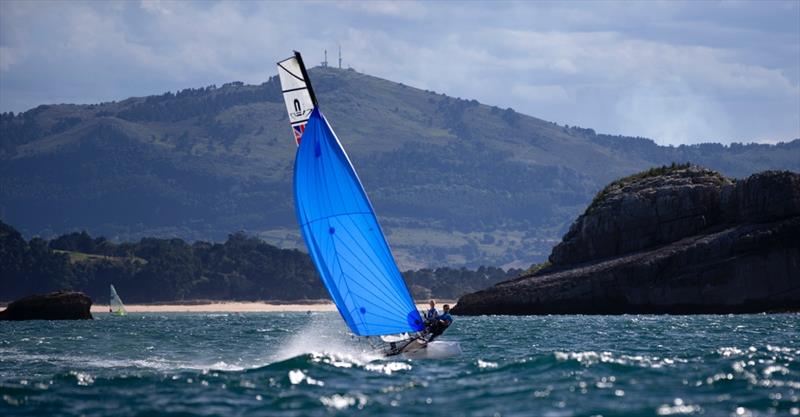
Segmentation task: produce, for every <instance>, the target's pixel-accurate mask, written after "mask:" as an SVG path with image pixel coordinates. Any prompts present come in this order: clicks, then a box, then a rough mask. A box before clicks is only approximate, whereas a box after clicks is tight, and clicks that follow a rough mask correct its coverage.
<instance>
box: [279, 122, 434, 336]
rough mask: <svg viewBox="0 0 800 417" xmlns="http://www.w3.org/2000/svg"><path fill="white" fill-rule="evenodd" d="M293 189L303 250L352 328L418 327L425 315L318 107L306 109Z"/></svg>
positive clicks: (366, 331)
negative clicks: (307, 112) (422, 314)
mask: <svg viewBox="0 0 800 417" xmlns="http://www.w3.org/2000/svg"><path fill="white" fill-rule="evenodd" d="M294 192H295V208H296V210H297V220H298V222H299V223H300V229H301V231H302V233H303V238H304V239H305V241H306V246H307V247H308V251H309V253H310V254H311V258H312V259H313V260H314V264H315V265H316V267H317V270H318V271H319V273H320V276H321V277H322V281H323V283H324V284H325V287H327V289H328V292H329V293H330V295H331V298H333V301H334V303H335V304H336V307H337V308H338V309H339V313H340V314H341V315H342V318H344V321H345V322H346V323H347V325H348V326H349V327H350V329H351V330H352V331H353V333H355V334H357V335H359V336H374V335H386V334H397V333H404V332H414V331H420V330H422V329H423V324H422V318H421V317H420V315H419V312H418V311H417V308H416V306H415V305H414V302H413V301H412V299H411V295H410V294H409V292H408V288H407V287H406V284H405V282H404V281H403V277H402V276H401V275H400V271H399V270H398V268H397V264H396V263H395V261H394V257H393V256H392V253H391V251H390V250H389V245H388V244H387V243H386V239H385V237H384V236H383V232H382V231H381V228H380V226H379V225H378V221H377V219H376V218H375V212H374V211H373V209H372V205H371V204H370V202H369V200H368V199H367V195H366V193H365V192H364V188H363V187H362V186H361V182H360V181H359V179H358V176H357V175H356V172H355V170H354V169H353V166H352V165H351V164H350V160H349V159H348V157H347V154H345V152H344V149H342V146H341V144H340V143H339V140H338V139H337V138H336V134H334V133H333V130H332V129H331V127H330V126H329V125H328V122H327V120H325V118H324V116H322V114H321V113H320V111H319V108H316V109H314V111H313V113H312V114H311V117H310V119H309V120H308V124H306V127H305V132H304V133H303V140H302V141H301V142H300V146H299V147H298V148H297V156H296V158H295V166H294Z"/></svg>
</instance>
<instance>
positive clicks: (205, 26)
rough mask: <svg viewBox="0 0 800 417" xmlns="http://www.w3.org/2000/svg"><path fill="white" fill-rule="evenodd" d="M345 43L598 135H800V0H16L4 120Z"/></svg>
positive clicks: (377, 64)
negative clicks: (12, 115) (49, 106)
mask: <svg viewBox="0 0 800 417" xmlns="http://www.w3.org/2000/svg"><path fill="white" fill-rule="evenodd" d="M339 45H341V48H342V54H343V62H344V66H345V67H352V68H354V69H356V70H357V71H359V72H363V73H366V74H370V75H374V76H377V77H381V78H386V79H389V80H392V81H397V82H402V83H404V84H407V85H410V86H413V87H418V88H422V89H427V90H433V91H436V92H439V93H445V94H447V95H450V96H455V97H461V98H465V99H477V100H478V101H480V102H482V103H485V104H489V105H496V106H499V107H502V108H506V107H511V108H513V109H514V110H517V111H519V112H521V113H525V114H528V115H531V116H535V117H539V118H541V119H545V120H548V121H553V122H556V123H559V124H568V125H571V126H581V127H587V128H593V129H595V130H596V131H597V132H602V133H609V134H621V135H628V136H643V137H648V138H651V139H653V140H655V141H656V142H657V143H659V144H662V145H679V144H691V143H700V142H721V143H730V142H760V143H776V142H779V141H789V140H792V139H795V138H800V0H789V1H773V0H766V1H757V2H746V1H702V0H701V1H692V2H677V1H665V2H660V1H641V2H635V1H622V2H604V1H589V2H581V1H567V2H545V1H540V2H496V1H495V2H480V1H469V2H456V1H448V2H414V1H405V2H380V1H370V2H359V1H339V2H337V1H318V2H314V1H297V0H295V1H291V2H278V1H270V2H258V1H247V2H214V1H203V2H188V1H185V2H184V1H181V2H168V1H125V2H115V1H106V2H101V1H90V2H78V1H75V2H70V1H55V2H48V1H25V2H17V1H9V0H0V111H14V112H20V111H25V110H27V109H30V108H33V107H36V106H37V105H39V104H53V103H97V102H103V101H112V100H121V99H125V98H127V97H131V96H146V95H151V94H161V93H164V92H166V91H176V90H181V89H184V88H190V87H191V88H194V87H201V86H207V85H211V84H216V85H221V84H223V83H226V82H230V81H243V82H245V83H250V84H260V83H262V82H264V81H266V80H267V79H268V78H269V77H270V76H273V75H275V74H276V70H275V65H274V64H275V62H276V61H278V60H280V59H283V58H285V57H288V56H289V55H291V51H292V50H293V49H296V50H299V51H301V52H302V53H303V56H304V58H305V61H306V64H307V65H309V66H311V65H312V63H313V64H316V63H318V62H320V61H322V59H323V51H324V50H325V49H327V50H328V60H329V61H330V62H331V64H335V61H336V51H337V48H338V46H339ZM312 81H313V80H312Z"/></svg>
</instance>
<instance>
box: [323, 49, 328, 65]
mask: <svg viewBox="0 0 800 417" xmlns="http://www.w3.org/2000/svg"><path fill="white" fill-rule="evenodd" d="M322 67H323V68H327V67H328V50H327V49H326V50H325V60H324V61H322Z"/></svg>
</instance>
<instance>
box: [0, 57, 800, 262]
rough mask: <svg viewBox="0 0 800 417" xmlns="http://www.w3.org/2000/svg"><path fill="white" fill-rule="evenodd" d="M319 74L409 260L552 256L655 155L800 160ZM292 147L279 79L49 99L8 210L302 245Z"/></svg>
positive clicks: (733, 169)
mask: <svg viewBox="0 0 800 417" xmlns="http://www.w3.org/2000/svg"><path fill="white" fill-rule="evenodd" d="M310 72H311V78H312V80H313V82H314V86H315V90H316V92H317V95H318V97H319V101H320V103H321V106H322V110H323V111H324V112H325V114H326V116H327V117H328V119H329V120H330V121H331V123H332V125H333V127H334V129H335V130H336V132H337V134H338V135H339V138H340V140H341V141H342V142H343V144H344V146H345V148H346V149H347V150H348V152H349V154H350V157H351V160H352V161H353V163H354V165H355V166H356V169H357V170H358V172H359V175H360V177H361V180H362V182H363V183H364V186H365V187H366V189H367V192H368V194H369V195H370V197H371V199H372V201H373V204H374V206H375V208H376V211H377V213H378V216H379V219H380V221H381V223H382V225H383V227H384V230H385V231H386V233H387V238H388V240H389V243H390V244H391V245H392V248H393V249H394V252H395V254H396V256H397V257H398V260H399V261H400V264H401V267H403V268H404V269H407V268H417V267H423V266H430V265H443V264H447V265H467V266H477V265H479V264H494V265H506V266H510V265H524V266H527V263H529V262H530V261H541V260H544V258H545V257H546V256H547V254H548V253H549V252H550V249H551V247H552V246H553V245H554V244H555V243H556V242H557V241H558V239H559V238H560V237H561V235H562V234H563V233H564V232H566V230H567V227H568V226H569V222H570V220H571V219H572V218H574V217H575V216H576V215H577V214H579V213H580V212H581V211H582V209H583V207H585V206H586V204H587V203H588V202H589V201H591V199H592V197H593V196H594V194H595V193H596V192H597V191H598V190H599V189H600V188H601V187H602V186H603V185H604V184H606V183H607V182H609V181H610V180H612V179H614V178H618V177H621V176H624V175H628V174H631V173H633V172H637V171H640V170H642V169H645V168H648V167H651V166H654V165H662V164H668V163H670V162H672V161H678V162H685V161H689V162H692V163H697V164H701V165H704V166H707V167H709V168H712V169H715V170H718V171H720V172H722V173H724V174H726V175H728V176H732V177H744V176H747V175H749V174H751V173H753V172H757V171H762V170H765V169H790V170H795V171H797V170H800V140H794V141H792V142H789V143H781V144H778V145H756V144H751V145H739V144H734V145H731V146H729V147H726V146H722V145H719V144H703V145H695V146H680V147H663V146H658V145H656V144H655V143H654V142H653V141H651V140H648V139H644V138H631V137H619V136H609V135H602V134H596V133H595V132H594V131H593V130H591V129H583V128H577V127H568V126H559V125H557V124H554V123H551V122H547V121H544V120H540V119H537V118H534V117H530V116H526V115H522V114H519V113H517V112H515V111H514V110H512V109H501V108H497V107H491V106H486V105H483V104H480V103H478V102H477V101H475V100H462V99H458V98H452V97H447V96H444V95H442V94H437V93H434V92H431V91H423V90H419V89H416V88H412V87H409V86H405V85H403V84H398V83H394V82H391V81H387V80H383V79H379V78H376V77H371V76H368V75H364V74H360V73H357V72H355V71H351V70H338V69H333V68H313V69H312V70H311V71H310ZM294 151H295V146H294V143H293V140H292V138H291V134H290V132H289V127H288V122H287V116H286V114H285V109H284V105H283V102H282V99H281V96H280V87H279V83H278V80H277V78H276V77H272V78H270V79H269V80H268V81H267V82H265V83H263V84H261V85H244V84H242V83H229V84H225V85H223V86H221V87H215V86H209V87H205V88H199V89H187V90H183V91H180V92H177V93H166V94H163V95H160V96H150V97H139V98H130V99H127V100H123V101H120V102H111V103H101V104H95V105H70V104H61V105H43V106H39V107H37V108H35V109H32V110H30V111H27V112H25V113H22V114H19V115H13V114H3V115H2V117H0V217H2V218H3V219H5V220H6V221H8V222H10V223H12V224H15V225H17V226H18V227H19V228H20V230H21V231H22V232H23V233H24V234H25V235H27V236H32V235H42V236H55V235H57V234H59V233H63V232H65V231H72V230H81V229H85V230H89V231H90V232H92V233H93V234H99V235H105V236H108V237H109V238H110V239H112V240H118V241H124V240H132V239H138V238H141V237H144V236H158V237H180V238H183V239H189V240H197V239H204V240H212V241H221V240H223V239H225V237H226V236H227V235H228V234H229V233H231V232H232V231H236V230H246V231H247V232H248V233H252V234H256V235H258V236H259V237H260V238H262V239H265V240H266V241H268V242H270V243H273V244H275V245H278V246H280V247H286V248H294V247H297V248H302V247H303V244H302V240H301V239H300V237H299V234H298V232H297V227H296V225H295V220H294V212H293V204H292V191H291V170H292V164H293V157H294Z"/></svg>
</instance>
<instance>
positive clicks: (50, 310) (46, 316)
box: [0, 291, 92, 320]
mask: <svg viewBox="0 0 800 417" xmlns="http://www.w3.org/2000/svg"><path fill="white" fill-rule="evenodd" d="M91 307H92V299H91V298H89V296H87V295H86V294H84V293H81V292H66V291H62V292H53V293H50V294H44V295H31V296H28V297H25V298H21V299H19V300H16V301H14V302H12V303H11V304H9V305H8V307H7V308H6V309H5V310H3V311H0V320H83V319H91V318H92V313H91V312H90V311H89V309H90V308H91Z"/></svg>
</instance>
